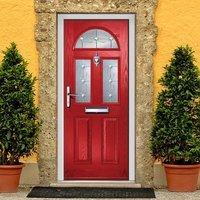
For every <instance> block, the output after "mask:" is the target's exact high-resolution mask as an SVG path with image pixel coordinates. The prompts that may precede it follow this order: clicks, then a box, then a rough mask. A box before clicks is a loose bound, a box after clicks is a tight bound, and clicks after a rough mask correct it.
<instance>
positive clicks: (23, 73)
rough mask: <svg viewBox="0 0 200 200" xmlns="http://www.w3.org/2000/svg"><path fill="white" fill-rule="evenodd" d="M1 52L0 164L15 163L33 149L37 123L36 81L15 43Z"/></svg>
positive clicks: (38, 124) (36, 135)
mask: <svg viewBox="0 0 200 200" xmlns="http://www.w3.org/2000/svg"><path fill="white" fill-rule="evenodd" d="M3 53H4V58H3V60H2V63H1V67H0V164H3V165H4V164H18V163H19V158H20V157H21V156H28V155H30V154H31V153H32V152H33V151H34V150H35V145H36V144H37V138H38V131H39V126H40V122H39V120H38V118H37V113H38V108H37V107H36V106H35V104H34V96H35V94H34V83H35V81H36V79H35V78H34V77H32V75H31V74H30V73H29V72H28V70H27V62H26V61H25V60H24V59H23V57H22V55H21V54H20V53H19V52H18V50H17V46H16V44H15V43H11V45H10V47H9V48H7V50H6V51H5V52H3Z"/></svg>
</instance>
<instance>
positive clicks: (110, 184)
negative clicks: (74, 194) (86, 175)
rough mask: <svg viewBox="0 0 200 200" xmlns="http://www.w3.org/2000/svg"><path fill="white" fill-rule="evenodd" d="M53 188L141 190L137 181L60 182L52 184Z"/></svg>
mask: <svg viewBox="0 0 200 200" xmlns="http://www.w3.org/2000/svg"><path fill="white" fill-rule="evenodd" d="M50 186H51V187H108V188H111V187H114V188H141V184H139V183H135V181H82V180H81V181H58V182H56V183H51V184H50Z"/></svg>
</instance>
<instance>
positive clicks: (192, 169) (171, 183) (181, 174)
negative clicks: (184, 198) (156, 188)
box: [163, 163, 200, 192]
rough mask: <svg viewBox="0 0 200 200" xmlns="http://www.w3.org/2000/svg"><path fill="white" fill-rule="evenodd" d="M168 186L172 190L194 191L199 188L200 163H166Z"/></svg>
mask: <svg viewBox="0 0 200 200" xmlns="http://www.w3.org/2000/svg"><path fill="white" fill-rule="evenodd" d="M163 165H164V167H165V173H166V177H167V188H168V190H169V191H172V192H193V191H195V190H196V189H197V181H198V176H199V169H200V164H196V165H170V164H164V163H163Z"/></svg>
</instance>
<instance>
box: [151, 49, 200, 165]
mask: <svg viewBox="0 0 200 200" xmlns="http://www.w3.org/2000/svg"><path fill="white" fill-rule="evenodd" d="M193 53H194V52H193V51H192V49H191V48H190V47H188V46H186V47H182V46H181V47H178V48H176V49H175V51H174V53H173V57H172V59H171V60H170V64H169V65H167V66H166V67H165V73H164V75H163V76H162V77H161V79H160V80H159V83H160V84H161V85H162V86H163V90H162V91H161V92H160V93H159V95H158V98H157V108H156V111H155V118H154V125H153V130H152V132H151V151H152V155H153V157H154V158H156V159H159V160H161V161H162V162H164V163H169V164H195V163H199V162H200V98H199V97H200V77H199V71H198V68H197V66H196V65H195V59H194V56H193Z"/></svg>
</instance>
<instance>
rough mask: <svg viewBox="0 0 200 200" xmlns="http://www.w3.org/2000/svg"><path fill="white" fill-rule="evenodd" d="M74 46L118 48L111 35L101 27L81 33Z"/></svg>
mask: <svg viewBox="0 0 200 200" xmlns="http://www.w3.org/2000/svg"><path fill="white" fill-rule="evenodd" d="M75 48H118V46H117V42H116V40H115V39H114V38H113V36H112V35H111V34H110V33H108V32H106V31H104V30H101V29H91V30H89V31H86V32H85V33H83V34H82V35H81V36H80V37H79V39H78V41H77V43H76V46H75Z"/></svg>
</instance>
